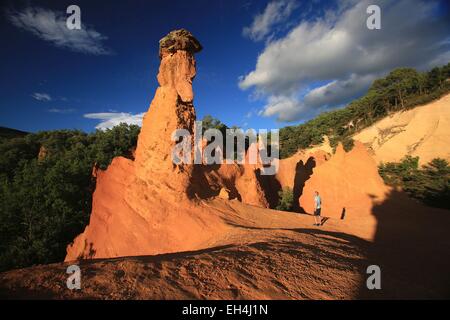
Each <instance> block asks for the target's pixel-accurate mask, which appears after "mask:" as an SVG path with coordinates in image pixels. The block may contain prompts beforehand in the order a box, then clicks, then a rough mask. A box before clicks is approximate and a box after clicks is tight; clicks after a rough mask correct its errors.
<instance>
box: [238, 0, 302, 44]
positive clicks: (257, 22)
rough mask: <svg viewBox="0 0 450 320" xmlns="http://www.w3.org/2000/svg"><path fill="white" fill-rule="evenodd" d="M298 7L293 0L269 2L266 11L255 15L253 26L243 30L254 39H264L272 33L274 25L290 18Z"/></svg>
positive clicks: (245, 34)
mask: <svg viewBox="0 0 450 320" xmlns="http://www.w3.org/2000/svg"><path fill="white" fill-rule="evenodd" d="M296 7H297V4H296V3H295V2H294V1H292V0H276V1H272V2H269V4H268V5H267V6H266V8H265V9H264V12H263V13H260V14H258V15H256V16H255V18H254V20H253V23H252V24H251V26H249V27H245V28H244V29H243V30H242V33H243V35H244V36H246V37H249V38H250V39H252V40H254V41H260V40H263V39H264V37H266V36H267V35H269V34H270V33H271V31H272V27H274V26H275V25H276V24H278V23H280V22H283V21H284V20H286V19H287V18H289V16H290V15H291V13H292V11H293V10H294V9H295V8H296Z"/></svg>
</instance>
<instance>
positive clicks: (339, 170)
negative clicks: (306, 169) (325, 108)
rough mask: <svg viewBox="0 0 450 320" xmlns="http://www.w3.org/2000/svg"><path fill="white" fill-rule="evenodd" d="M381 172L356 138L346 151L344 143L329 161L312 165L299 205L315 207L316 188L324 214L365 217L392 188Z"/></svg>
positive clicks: (347, 217) (305, 208)
mask: <svg viewBox="0 0 450 320" xmlns="http://www.w3.org/2000/svg"><path fill="white" fill-rule="evenodd" d="M389 190H390V189H389V187H387V186H386V185H385V184H384V182H383V179H382V178H381V177H380V175H379V174H378V167H377V163H376V162H375V160H374V159H372V157H371V156H370V155H369V153H368V151H367V149H366V147H365V146H364V145H363V144H362V143H360V142H358V141H356V142H355V145H354V147H353V149H352V150H351V151H349V152H345V151H344V148H343V147H342V145H341V144H339V145H338V147H337V148H336V153H335V154H334V155H333V156H332V157H331V158H330V159H329V160H328V161H326V162H324V163H322V164H320V165H318V166H316V167H315V168H313V169H312V175H311V177H310V178H309V179H308V180H307V181H306V182H305V186H304V188H303V191H302V195H301V197H300V201H299V205H300V206H301V207H302V208H303V209H304V210H305V211H306V212H307V213H312V212H313V211H314V192H315V191H318V192H319V194H320V196H321V198H322V215H323V216H327V217H334V218H338V219H341V218H342V217H344V218H345V219H361V218H363V219H365V218H367V217H369V216H370V215H371V210H372V206H373V203H374V201H375V200H376V201H381V200H383V199H384V197H385V195H386V194H387V193H388V192H389Z"/></svg>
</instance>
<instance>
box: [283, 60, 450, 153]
mask: <svg viewBox="0 0 450 320" xmlns="http://www.w3.org/2000/svg"><path fill="white" fill-rule="evenodd" d="M449 78H450V63H448V64H447V65H445V66H443V67H440V68H439V67H436V68H433V69H432V70H431V71H428V72H423V73H421V72H417V71H416V70H414V69H411V68H400V69H395V70H394V71H392V72H391V73H389V74H388V75H387V76H386V77H384V78H381V79H378V80H375V81H374V82H373V84H372V86H371V87H370V88H369V90H368V92H367V94H366V95H364V96H363V97H361V98H360V99H357V100H354V101H353V102H351V103H350V104H349V105H348V106H347V107H345V108H342V109H337V110H333V111H329V112H324V113H321V114H320V115H319V116H317V117H316V118H314V119H312V120H310V121H308V122H306V123H304V124H301V125H297V126H289V127H284V128H282V129H280V157H281V158H287V157H289V156H291V155H292V154H294V153H295V152H297V150H298V149H305V148H308V147H309V146H311V145H314V144H319V143H321V142H322V141H323V136H324V135H327V136H328V137H329V139H330V143H331V145H332V146H333V147H335V146H336V145H337V143H338V142H340V141H341V142H343V145H344V148H345V149H346V150H348V149H349V148H351V147H352V145H353V142H352V139H351V136H352V135H353V134H354V133H356V132H358V131H360V130H361V129H363V128H365V127H368V126H370V125H371V124H373V123H374V122H375V121H377V120H379V119H381V118H383V117H385V116H387V115H388V114H390V113H392V112H396V111H399V110H405V109H410V108H413V107H415V106H417V105H421V104H425V103H427V102H430V101H432V100H435V99H437V98H439V97H441V96H442V95H444V94H445V93H447V92H449V91H450V82H449V80H448V79H449Z"/></svg>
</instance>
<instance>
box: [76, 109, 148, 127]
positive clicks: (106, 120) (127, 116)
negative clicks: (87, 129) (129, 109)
mask: <svg viewBox="0 0 450 320" xmlns="http://www.w3.org/2000/svg"><path fill="white" fill-rule="evenodd" d="M144 114H145V112H142V113H138V114H131V113H126V112H101V113H87V114H85V115H84V117H85V118H88V119H96V120H100V123H99V124H98V125H96V126H95V128H96V129H100V130H105V129H109V128H112V127H114V126H117V125H119V124H120V123H127V124H135V125H138V126H141V125H142V119H143V117H144Z"/></svg>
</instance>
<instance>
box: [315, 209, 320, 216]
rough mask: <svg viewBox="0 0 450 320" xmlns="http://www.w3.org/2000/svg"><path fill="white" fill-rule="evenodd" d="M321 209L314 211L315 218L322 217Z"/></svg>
mask: <svg viewBox="0 0 450 320" xmlns="http://www.w3.org/2000/svg"><path fill="white" fill-rule="evenodd" d="M320 209H321V208H318V209H316V210H314V215H315V216H320Z"/></svg>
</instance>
